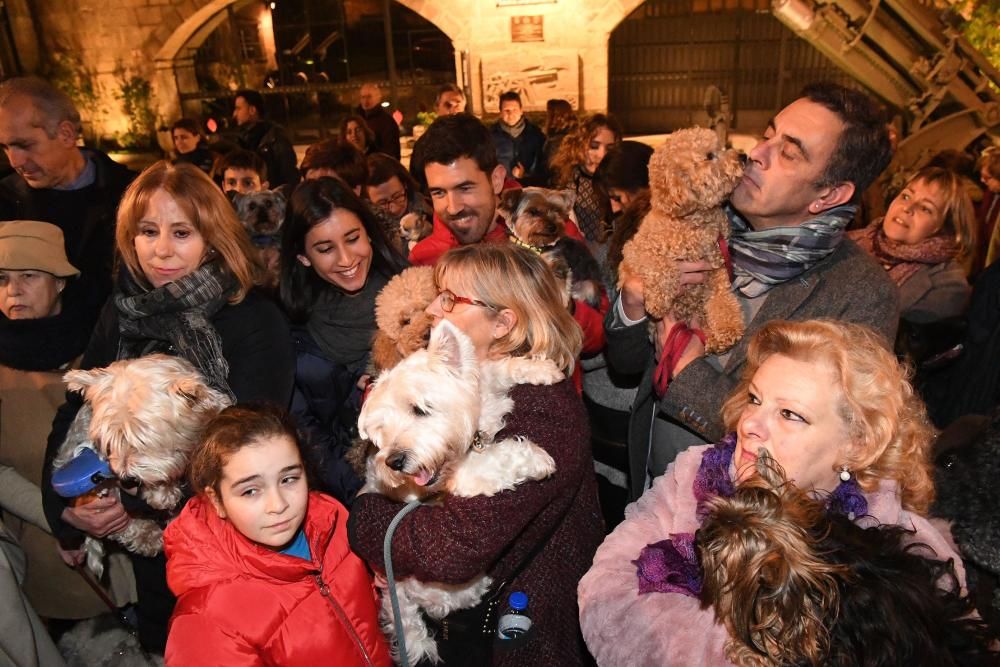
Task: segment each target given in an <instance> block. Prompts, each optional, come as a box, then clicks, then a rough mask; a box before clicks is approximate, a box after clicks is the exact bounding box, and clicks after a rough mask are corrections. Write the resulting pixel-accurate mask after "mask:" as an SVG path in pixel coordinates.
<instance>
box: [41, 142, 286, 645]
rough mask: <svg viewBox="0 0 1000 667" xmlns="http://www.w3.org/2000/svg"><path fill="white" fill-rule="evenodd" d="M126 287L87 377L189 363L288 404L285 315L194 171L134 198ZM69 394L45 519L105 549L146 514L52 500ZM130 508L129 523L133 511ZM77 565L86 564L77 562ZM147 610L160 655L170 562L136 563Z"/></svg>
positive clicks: (55, 428)
mask: <svg viewBox="0 0 1000 667" xmlns="http://www.w3.org/2000/svg"><path fill="white" fill-rule="evenodd" d="M115 240H116V244H117V249H118V252H119V254H120V255H121V257H122V263H123V267H122V270H121V272H120V275H119V283H118V285H117V287H116V289H115V293H114V295H113V296H112V298H111V300H110V301H109V302H108V305H107V306H106V307H105V309H104V312H103V313H102V315H101V320H100V321H99V322H98V325H97V329H96V330H95V331H94V335H93V337H92V338H91V340H90V343H89V344H88V346H87V351H86V352H85V353H84V356H83V362H82V363H81V368H83V369H85V370H87V369H91V368H101V367H104V366H107V365H108V364H110V363H111V362H113V361H115V360H118V359H134V358H138V357H143V356H146V355H148V354H153V353H165V354H173V355H177V356H182V357H184V358H185V359H187V361H189V362H191V364H193V365H194V366H195V368H197V369H198V370H199V371H201V374H202V375H203V376H204V377H205V380H206V381H207V382H208V383H209V384H210V385H212V386H213V387H214V388H216V389H218V390H219V391H221V392H223V393H225V394H228V395H229V396H231V397H233V398H234V399H235V400H237V401H249V400H266V401H272V402H274V403H278V404H280V405H287V404H288V402H289V400H290V399H291V394H292V381H293V378H294V357H293V350H292V344H291V337H290V334H289V331H288V325H287V323H286V321H285V319H284V316H283V315H282V314H281V311H280V310H279V309H278V307H277V306H276V305H275V304H273V303H272V302H271V301H269V300H268V299H266V298H265V297H263V296H261V295H259V294H257V293H256V292H255V291H254V289H253V288H254V285H255V282H256V280H257V279H258V278H259V276H260V267H258V266H257V265H256V264H255V263H254V260H253V259H252V258H253V257H254V256H255V255H254V252H253V247H252V246H251V244H250V238H249V236H247V234H246V232H245V230H244V229H243V227H242V226H241V225H240V222H239V220H238V219H237V217H236V213H235V211H234V210H233V207H232V206H231V205H230V204H229V201H228V200H227V199H226V197H225V195H223V194H222V191H221V190H219V189H218V188H217V187H216V186H215V184H214V183H213V182H212V180H211V179H210V178H209V177H208V176H207V175H206V174H205V173H204V172H202V171H201V170H200V169H198V168H197V167H195V166H193V165H189V164H178V165H170V164H169V163H167V162H158V163H156V164H154V165H153V166H151V167H149V168H148V169H146V170H145V171H144V172H142V174H140V175H139V177H138V178H137V179H136V180H135V181H134V182H133V183H132V185H131V186H129V188H128V190H126V192H125V196H124V197H123V198H122V202H121V205H120V206H119V208H118V221H117V226H116V229H115ZM81 402H82V399H81V398H80V396H79V395H78V394H75V393H73V394H68V395H67V401H66V403H65V404H64V405H63V406H62V407H61V408H59V411H58V413H57V414H56V418H55V420H54V422H53V425H52V433H51V434H50V435H49V441H48V448H47V451H46V462H47V466H46V474H45V480H46V481H45V483H44V484H43V492H44V493H45V510H46V515H47V516H48V519H49V523H50V525H51V526H52V528H53V531H54V532H55V534H56V535H57V536H58V537H59V538H60V541H62V542H63V543H64V545H65V546H72V545H75V544H78V543H79V540H80V539H81V538H82V537H83V533H87V534H89V535H91V536H93V537H97V538H101V537H105V536H107V535H110V534H111V533H115V532H118V531H120V530H122V529H123V528H125V526H127V525H128V522H129V516H130V513H141V512H143V511H144V510H145V509H146V508H145V507H144V503H143V502H142V500H141V499H139V498H138V497H136V496H132V495H129V494H127V493H123V494H121V496H122V497H121V500H119V499H118V498H116V497H114V496H113V495H112V496H109V497H107V498H104V499H101V500H97V501H94V502H91V503H88V504H86V505H82V506H80V507H70V506H67V505H66V503H65V501H64V500H63V499H62V498H60V497H59V496H57V495H56V494H55V492H54V491H52V490H51V485H50V484H48V477H49V476H50V475H51V461H52V458H53V457H54V456H55V453H56V451H57V450H58V448H59V446H60V445H61V444H62V442H63V440H64V439H65V437H66V432H67V430H68V429H69V426H70V423H71V422H72V421H73V418H74V416H75V415H76V413H77V411H78V410H79V409H80V406H81ZM126 505H127V506H128V512H127V511H126V507H125V506H126ZM70 555H71V556H73V557H76V558H81V557H82V554H81V553H80V552H79V551H72V552H70ZM130 558H131V560H132V566H133V569H134V570H135V574H136V585H137V587H138V595H139V600H138V603H137V612H138V615H139V640H140V642H142V644H143V647H144V648H146V649H147V650H151V651H157V652H162V651H163V647H164V646H165V644H166V629H167V628H166V626H167V620H168V619H169V618H170V613H171V611H172V610H173V605H174V599H173V596H172V595H171V594H170V591H169V590H168V589H167V586H166V572H165V561H164V558H163V555H162V554H160V555H159V556H156V557H152V558H146V557H142V556H138V555H135V554H130Z"/></svg>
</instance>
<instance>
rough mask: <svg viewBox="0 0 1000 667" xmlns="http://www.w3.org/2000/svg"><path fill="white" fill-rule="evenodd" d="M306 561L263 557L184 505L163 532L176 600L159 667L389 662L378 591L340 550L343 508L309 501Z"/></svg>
mask: <svg viewBox="0 0 1000 667" xmlns="http://www.w3.org/2000/svg"><path fill="white" fill-rule="evenodd" d="M305 533H306V538H307V539H308V541H309V550H310V553H311V554H312V562H310V561H306V560H303V559H301V558H296V557H294V556H288V555H285V554H280V553H276V552H274V551H269V550H268V549H265V548H263V547H260V546H258V545H256V544H254V543H252V542H251V541H250V540H248V539H246V538H245V537H243V535H241V534H240V533H239V532H237V531H236V529H235V528H233V526H232V524H230V523H229V522H228V521H225V520H223V519H220V518H219V516H218V515H217V514H216V512H215V510H214V509H213V508H212V506H211V504H210V503H209V502H208V501H207V500H205V499H203V498H202V497H200V496H199V497H196V498H192V499H191V500H190V501H189V502H188V504H187V506H185V507H184V510H183V511H182V512H181V514H180V516H178V517H177V519H176V520H175V521H174V522H173V523H171V524H170V525H169V526H168V527H167V530H166V531H165V533H164V549H165V551H166V554H167V583H168V584H169V585H170V589H171V590H172V591H173V592H174V594H175V595H176V596H177V597H178V601H177V608H176V609H175V610H174V615H173V617H171V619H170V636H169V638H168V640H167V650H166V664H167V665H171V666H177V667H180V666H182V665H199V666H201V665H215V666H218V667H229V666H231V665H240V667H249V666H250V665H282V667H295V666H302V667H307V666H308V667H313V666H314V665H344V666H347V665H363V666H366V667H371V666H382V665H390V664H391V660H390V658H389V652H388V648H387V646H386V642H385V639H384V638H383V636H382V633H381V631H380V630H379V625H378V611H377V608H376V594H375V590H374V588H373V586H372V581H371V577H370V576H369V574H368V570H367V569H366V567H365V565H364V563H363V562H362V561H361V560H360V559H359V558H358V557H357V556H356V555H354V553H353V552H352V551H351V549H350V547H349V546H348V544H347V510H346V509H345V508H344V506H343V505H341V504H340V503H339V502H337V501H336V500H334V499H333V498H330V497H328V496H324V495H322V494H320V493H315V492H313V493H310V494H309V508H308V510H307V512H306V520H305Z"/></svg>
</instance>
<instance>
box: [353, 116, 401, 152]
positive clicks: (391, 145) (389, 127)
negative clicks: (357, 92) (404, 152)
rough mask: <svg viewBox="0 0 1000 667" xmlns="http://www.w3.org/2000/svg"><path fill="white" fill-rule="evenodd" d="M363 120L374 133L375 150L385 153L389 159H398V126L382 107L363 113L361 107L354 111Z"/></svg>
mask: <svg viewBox="0 0 1000 667" xmlns="http://www.w3.org/2000/svg"><path fill="white" fill-rule="evenodd" d="M354 112H355V113H357V114H358V115H359V116H361V117H362V118H364V119H365V122H366V123H368V127H369V128H370V129H371V131H372V132H374V133H375V150H376V151H377V152H379V153H385V154H386V155H388V156H389V157H391V158H395V159H397V160H398V159H399V154H400V151H399V125H397V124H396V120H395V119H394V118H393V117H392V115H391V114H389V112H388V111H386V110H385V109H383V108H382V107H375V108H374V109H372V110H371V111H365V110H364V109H363V108H362V107H360V106H359V107H358V108H356V109H355V110H354Z"/></svg>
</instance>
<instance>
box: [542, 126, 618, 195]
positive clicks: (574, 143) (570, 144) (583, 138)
mask: <svg viewBox="0 0 1000 667" xmlns="http://www.w3.org/2000/svg"><path fill="white" fill-rule="evenodd" d="M603 129H608V130H611V133H612V134H614V135H615V143H619V142H620V141H621V140H622V126H621V125H619V124H618V121H617V120H615V117H614V116H610V115H608V116H606V115H604V114H602V113H595V114H593V115H591V116H588V117H587V118H585V119H584V120H583V121H582V122H581V123H580V124H579V125H577V126H576V127H575V128H574V129H573V130H572V131H571V132H570V133H569V134H567V135H566V138H565V139H563V140H562V143H561V144H559V150H558V151H556V154H555V155H554V156H553V157H552V164H551V165H550V166H551V167H552V171H553V172H554V173H555V175H556V184H557V185H559V186H560V187H565V186H567V185H571V184H572V183H573V168H574V167H581V168H582V167H583V165H584V164H586V162H587V148H588V147H589V146H590V141H591V140H592V139H593V138H594V136H595V135H596V134H597V133H598V132H599V131H600V130H603Z"/></svg>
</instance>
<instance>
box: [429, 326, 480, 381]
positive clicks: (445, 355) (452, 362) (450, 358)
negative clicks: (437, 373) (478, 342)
mask: <svg viewBox="0 0 1000 667" xmlns="http://www.w3.org/2000/svg"><path fill="white" fill-rule="evenodd" d="M427 351H428V352H429V353H430V354H431V355H432V356H434V357H436V358H437V359H438V360H439V361H441V362H442V363H443V364H445V366H447V367H448V368H449V369H451V370H453V371H454V372H456V373H462V372H463V371H464V370H465V369H467V368H468V367H469V366H470V365H472V364H474V363H475V356H476V353H475V350H474V349H473V347H472V341H470V340H469V338H468V337H467V336H466V335H465V334H464V333H462V332H461V331H459V329H458V327H456V326H455V325H454V324H452V323H451V322H449V321H448V320H441V321H440V322H438V324H437V326H435V327H434V328H433V329H432V330H431V340H430V342H429V343H428V344H427Z"/></svg>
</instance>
